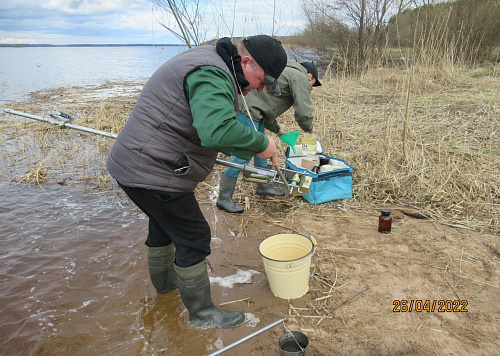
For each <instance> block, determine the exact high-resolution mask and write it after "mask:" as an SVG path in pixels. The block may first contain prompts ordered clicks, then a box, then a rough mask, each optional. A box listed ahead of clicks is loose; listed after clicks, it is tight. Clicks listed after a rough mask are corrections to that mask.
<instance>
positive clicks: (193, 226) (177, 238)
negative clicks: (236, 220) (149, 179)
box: [119, 184, 211, 268]
mask: <svg viewBox="0 0 500 356" xmlns="http://www.w3.org/2000/svg"><path fill="white" fill-rule="evenodd" d="M119 185H120V187H121V188H122V189H123V191H124V192H125V193H127V195H128V196H129V198H130V199H131V200H132V201H133V202H134V203H135V204H136V205H137V206H138V207H139V209H141V210H142V211H143V212H144V213H145V214H146V215H147V216H148V217H149V233H148V237H147V239H146V245H148V246H149V247H160V246H167V245H170V244H171V243H173V244H174V246H175V264H176V265H177V266H179V267H184V268H185V267H190V266H193V265H195V264H197V263H199V262H201V261H203V260H204V259H205V258H206V257H207V256H208V255H210V240H211V233H210V226H209V225H208V222H207V220H206V219H205V217H204V216H203V213H202V212H201V210H200V206H199V204H198V201H197V200H196V198H195V197H194V193H193V192H171V193H169V192H163V191H159V190H149V189H143V188H132V187H127V186H124V185H121V184H119Z"/></svg>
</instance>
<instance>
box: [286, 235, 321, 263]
mask: <svg viewBox="0 0 500 356" xmlns="http://www.w3.org/2000/svg"><path fill="white" fill-rule="evenodd" d="M308 238H309V239H310V240H311V242H312V244H313V246H314V248H313V252H312V253H311V255H310V256H309V258H306V259H305V260H303V261H300V262H298V263H295V264H294V263H290V264H288V265H287V267H288V268H292V267H296V266H300V265H302V264H304V263H306V262H307V261H309V260H310V259H311V258H312V256H313V255H314V254H315V253H316V250H317V249H318V243H317V242H316V239H315V238H314V237H313V236H308Z"/></svg>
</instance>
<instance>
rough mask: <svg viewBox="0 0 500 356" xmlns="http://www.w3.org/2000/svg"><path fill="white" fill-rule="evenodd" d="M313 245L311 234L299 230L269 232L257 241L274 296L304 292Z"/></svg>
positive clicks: (293, 295)
mask: <svg viewBox="0 0 500 356" xmlns="http://www.w3.org/2000/svg"><path fill="white" fill-rule="evenodd" d="M316 248H317V243H316V240H315V239H314V237H312V236H311V237H309V236H306V235H302V234H278V235H272V236H269V237H268V238H266V239H265V240H264V241H262V242H261V243H260V244H259V253H260V255H261V256H262V261H263V262H264V268H265V269H266V274H267V279H268V281H269V287H270V288H271V292H273V294H274V295H275V296H276V297H278V298H283V299H294V298H300V297H302V296H303V295H304V294H306V293H307V291H308V290H309V270H310V267H311V258H312V256H313V255H314V253H315V252H316Z"/></svg>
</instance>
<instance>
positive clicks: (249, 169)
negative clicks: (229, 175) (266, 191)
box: [215, 158, 276, 178]
mask: <svg viewBox="0 0 500 356" xmlns="http://www.w3.org/2000/svg"><path fill="white" fill-rule="evenodd" d="M215 162H216V163H218V164H221V165H223V166H226V167H231V168H236V169H239V170H241V171H242V172H247V173H255V174H259V175H262V176H266V177H270V178H274V177H276V173H274V172H273V171H271V170H268V169H264V168H258V167H253V166H249V165H247V164H241V163H235V162H231V161H225V160H223V159H218V158H217V159H215Z"/></svg>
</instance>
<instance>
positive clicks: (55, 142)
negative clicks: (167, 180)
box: [0, 47, 273, 355]
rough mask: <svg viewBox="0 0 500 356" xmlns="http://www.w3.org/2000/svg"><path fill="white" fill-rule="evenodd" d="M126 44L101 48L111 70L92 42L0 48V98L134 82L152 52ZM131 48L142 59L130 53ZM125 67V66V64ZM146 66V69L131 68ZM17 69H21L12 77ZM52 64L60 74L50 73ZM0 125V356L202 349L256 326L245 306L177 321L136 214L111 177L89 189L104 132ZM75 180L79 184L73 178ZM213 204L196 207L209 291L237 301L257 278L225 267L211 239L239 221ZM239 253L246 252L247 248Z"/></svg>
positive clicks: (224, 235)
mask: <svg viewBox="0 0 500 356" xmlns="http://www.w3.org/2000/svg"><path fill="white" fill-rule="evenodd" d="M131 49H133V50H129V49H127V48H111V49H109V50H110V51H111V52H113V53H114V54H113V55H114V56H119V57H121V59H120V60H121V61H122V63H123V65H121V66H120V70H116V68H113V67H115V66H117V64H116V62H114V63H115V64H112V65H110V64H109V62H110V61H109V60H108V59H109V58H110V57H109V56H110V54H109V53H110V52H106V51H105V48H100V47H97V48H89V49H88V53H87V52H85V51H84V50H83V49H81V48H76V49H74V48H50V49H49V48H10V49H5V48H0V62H2V63H1V64H0V68H1V69H0V70H1V71H2V78H3V79H2V80H3V81H8V82H9V84H8V86H7V87H8V90H7V89H5V88H6V87H5V86H4V87H3V89H2V100H3V103H10V102H12V101H13V100H14V99H19V98H20V97H24V94H27V93H29V92H31V91H33V90H38V89H47V88H51V87H57V86H72V85H87V84H89V85H93V84H99V82H100V83H104V82H106V81H117V80H131V81H136V80H141V79H146V78H147V77H148V76H149V75H150V74H151V73H152V71H153V70H154V65H153V64H152V62H153V61H152V59H151V57H150V56H149V54H150V51H151V50H152V48H150V47H147V48H146V49H144V48H142V49H138V48H136V47H131ZM134 50H136V51H138V52H141V51H142V53H143V54H144V53H149V54H147V55H144V56H143V57H141V55H140V54H134V55H133V54H131V53H132V52H134ZM17 51H18V52H17ZM51 51H52V52H51ZM127 51H129V52H127ZM6 53H8V54H7V55H6ZM68 53H72V54H71V55H72V56H73V57H72V58H73V59H72V62H71V61H70V62H71V63H69V64H68V63H67V61H69V59H68V56H69V54H68ZM7 58H8V59H7ZM57 58H58V60H57V61H56V59H57ZM96 58H99V59H100V60H99V61H97V60H95V59H96ZM141 58H142V59H141ZM94 60H95V61H94ZM157 60H159V59H157ZM17 61H25V62H23V63H18V62H17ZM55 61H56V62H55ZM77 61H78V62H77ZM7 62H8V65H7V67H8V69H6V68H7V67H6V63H7ZM35 62H36V63H39V64H40V66H37V65H36V63H35ZM128 62H133V65H130V66H128V67H127V64H126V63H128ZM146 62H147V63H149V64H148V65H149V66H150V67H149V69H147V70H145V69H144V67H145V66H141V63H146ZM56 63H57V65H56ZM65 63H66V64H65ZM90 63H92V65H91V64H90ZM158 64H160V63H158V62H156V65H158ZM49 66H52V67H50V70H49V68H48V67H49ZM139 67H142V69H140V68H139ZM22 68H24V70H26V69H27V68H31V71H28V72H27V73H23V74H22V75H21V72H22V71H23V69H22ZM61 68H65V69H64V71H65V74H64V75H62V74H61V75H54V73H56V72H57V71H58V70H61ZM43 70H45V71H44V72H43V73H44V74H40V73H41V72H42V71H43ZM38 71H40V73H38ZM72 71H75V72H72ZM122 71H126V73H128V74H124V73H122ZM75 73H76V74H75ZM148 73H149V74H148ZM122 74H123V75H124V76H123V77H120V75H122ZM37 75H40V76H37ZM5 78H7V79H5ZM23 83H25V84H26V90H25V92H23V90H24V89H22V86H23V85H24V84H23ZM2 85H3V84H2ZM19 88H21V89H19ZM0 120H1V121H2V122H1V124H2V126H1V127H0V147H1V150H2V151H1V154H0V156H1V157H0V221H1V223H0V224H1V228H0V305H1V308H2V309H1V313H0V350H1V352H0V354H2V355H63V354H72V355H111V354H113V355H158V354H168V355H206V354H209V353H211V352H214V351H215V350H217V349H220V348H222V347H224V346H227V345H228V344H230V343H232V342H234V341H236V340H239V339H241V338H243V337H245V336H246V335H248V334H250V333H253V332H254V331H255V330H256V328H258V327H262V326H263V325H262V322H261V323H260V324H259V317H258V316H255V315H254V314H252V313H246V322H245V324H244V325H243V326H241V327H238V328H233V329H228V330H199V329H195V328H192V327H190V326H189V325H188V323H187V318H188V313H187V311H186V310H185V308H184V305H183V304H182V301H181V299H180V296H179V293H178V291H172V292H170V293H167V294H163V295H158V294H157V293H156V291H155V290H154V288H153V287H152V285H151V282H150V281H149V275H148V271H147V261H146V258H145V257H146V256H145V252H144V240H145V238H146V234H147V219H146V218H145V216H144V215H143V214H142V213H141V212H140V211H138V210H137V208H136V207H135V206H134V205H133V204H131V203H130V201H129V200H128V199H127V198H126V196H124V194H123V193H122V192H121V191H120V189H118V188H117V187H116V185H115V184H114V183H113V182H105V183H104V184H102V185H100V182H101V181H103V180H105V179H104V178H102V177H104V176H105V175H106V174H107V172H106V171H105V168H104V162H105V158H106V156H107V153H108V152H109V148H110V147H111V144H112V141H113V140H112V139H109V138H102V137H95V136H92V135H91V134H86V133H81V132H77V131H72V130H61V132H57V131H56V132H54V131H47V132H45V131H44V129H43V128H40V127H39V126H43V125H45V124H37V125H39V126H33V129H31V130H25V126H26V125H28V124H29V123H27V121H30V120H28V119H19V118H16V117H13V116H12V115H7V114H4V113H0ZM47 126H49V125H47ZM40 167H43V174H42V175H41V176H40V178H44V177H45V178H47V181H46V182H44V181H43V179H42V180H41V181H40V182H39V183H37V182H36V180H32V179H31V180H30V178H29V176H30V174H31V173H33V172H38V171H40V172H41V171H42V169H39V168H40ZM82 177H89V179H88V182H86V183H84V184H82V181H84V182H85V180H86V178H82ZM216 185H217V181H214V182H213V186H216ZM103 187H105V188H103ZM109 188H111V189H109ZM209 195H210V196H212V194H209ZM213 206H214V204H213V201H212V202H210V201H209V203H208V204H203V205H202V209H203V211H204V214H205V215H206V217H207V219H208V220H209V221H210V222H211V224H213V227H214V228H213V231H214V232H213V240H212V251H213V252H212V255H211V256H210V261H211V263H212V264H213V265H214V266H219V269H218V271H217V273H216V274H212V275H211V278H212V279H213V281H218V283H219V284H215V285H216V286H217V287H216V288H213V298H214V301H216V300H217V301H219V302H221V301H227V300H231V299H237V298H238V294H239V295H242V296H240V298H242V297H243V296H245V295H247V294H248V293H250V294H251V293H252V288H253V287H252V286H249V285H248V284H249V280H253V281H254V282H256V281H257V282H258V283H260V287H261V288H262V285H263V284H265V283H266V279H265V275H264V274H263V273H262V271H261V272H257V271H255V270H254V269H252V268H243V269H242V270H238V271H235V269H234V268H233V266H234V265H235V264H237V263H238V262H240V261H241V260H242V257H241V256H236V255H234V258H235V259H237V261H232V260H230V259H228V257H227V256H226V255H225V254H224V252H223V251H222V247H223V246H226V247H225V248H229V247H230V246H229V245H228V244H225V245H224V244H223V243H222V242H223V241H225V240H227V239H228V238H234V237H235V236H236V235H237V232H235V231H236V230H237V227H238V223H239V222H238V221H237V222H236V223H235V224H236V226H233V225H231V224H232V223H231V221H230V219H226V218H225V217H222V215H221V214H222V213H221V212H219V211H215V210H214V208H213ZM216 226H217V228H215V227H216ZM251 250H252V251H253V253H252V256H253V257H255V258H256V256H258V253H257V249H256V247H255V246H253V247H252V248H251ZM243 258H244V257H243ZM222 261H224V262H225V265H223V266H222V267H220V265H221V262H222ZM256 266H260V263H258V264H257V265H256ZM254 268H255V266H254ZM221 281H222V282H221ZM214 283H215V282H212V284H213V285H214ZM243 285H246V286H245V289H242V286H243ZM254 293H255V291H254ZM229 309H230V308H229ZM239 310H241V309H239ZM270 321H273V320H270ZM265 322H267V321H265ZM229 354H230V353H229Z"/></svg>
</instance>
